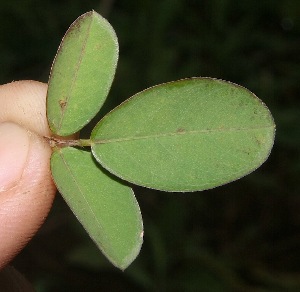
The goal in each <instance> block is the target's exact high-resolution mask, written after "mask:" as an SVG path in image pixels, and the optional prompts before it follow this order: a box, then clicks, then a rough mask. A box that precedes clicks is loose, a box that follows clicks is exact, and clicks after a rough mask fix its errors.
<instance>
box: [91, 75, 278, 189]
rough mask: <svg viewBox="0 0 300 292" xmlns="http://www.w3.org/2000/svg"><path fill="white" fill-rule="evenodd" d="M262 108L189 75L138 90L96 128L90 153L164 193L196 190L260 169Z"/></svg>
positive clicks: (266, 115)
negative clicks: (181, 78) (186, 77)
mask: <svg viewBox="0 0 300 292" xmlns="http://www.w3.org/2000/svg"><path fill="white" fill-rule="evenodd" d="M274 135H275V124H274V121H273V118H272V116H271V114H270V112H269V110H268V108H267V107H266V106H265V105H264V104H263V103H262V101H261V100H259V99H258V98H257V97H256V96H255V95H254V94H253V93H251V92H250V91H248V90H247V89H245V88H243V87H241V86H238V85H235V84H232V83H229V82H225V81H221V80H217V79H212V78H192V79H185V80H179V81H175V82H170V83H166V84H162V85H158V86H155V87H152V88H150V89H147V90H145V91H142V92H140V93H138V94H136V95H135V96H133V97H132V98H130V99H128V100H127V101H125V102H124V103H123V104H121V105H120V106H118V107H117V108H115V109H114V110H113V111H111V112H110V113H109V114H107V115H106V116H105V117H104V118H103V119H102V120H101V121H100V122H99V123H98V124H97V125H96V127H95V128H94V130H93V132H92V135H91V140H92V152H93V154H94V156H95V157H96V159H97V161H98V162H99V163H101V164H102V165H103V166H104V167H105V168H106V169H108V170H109V171H110V172H112V173H113V174H115V175H117V176H118V177H120V178H122V179H124V180H127V181H130V182H132V183H135V184H137V185H142V186H145V187H149V188H154V189H159V190H164V191H178V192H179V191H180V192H181V191H200V190H205V189H210V188H214V187H216V186H220V185H223V184H225V183H228V182H231V181H233V180H236V179H238V178H240V177H242V176H245V175H246V174H249V173H250V172H252V171H253V170H255V169H256V168H258V167H259V166H260V165H261V164H262V163H263V162H264V161H265V160H266V159H267V157H268V155H269V153H270V151H271V148H272V146H273V141H274Z"/></svg>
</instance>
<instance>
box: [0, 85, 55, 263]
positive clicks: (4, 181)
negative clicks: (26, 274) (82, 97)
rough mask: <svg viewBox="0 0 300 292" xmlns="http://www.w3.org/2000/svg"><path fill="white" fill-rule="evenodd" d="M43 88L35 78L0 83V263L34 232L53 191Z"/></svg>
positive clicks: (53, 194) (46, 208)
mask: <svg viewBox="0 0 300 292" xmlns="http://www.w3.org/2000/svg"><path fill="white" fill-rule="evenodd" d="M46 92H47V85H46V84H44V83H40V82H36V81H18V82H12V83H9V84H5V85H1V86H0V222H1V224H0V238H1V240H0V269H2V268H4V267H5V266H6V265H7V264H8V263H9V262H10V261H11V260H12V259H13V258H14V256H15V255H16V254H18V252H19V251H20V250H21V249H22V248H23V247H24V246H25V245H26V244H27V243H28V241H29V240H30V239H31V238H32V237H33V235H34V234H35V233H36V232H37V230H38V229H39V227H40V226H41V224H42V223H43V222H44V220H45V218H46V216H47V214H48V212H49V210H50V208H51V206H52V203H53V199H54V196H55V192H56V188H55V186H54V183H53V181H52V178H51V173H50V166H49V160H50V155H51V148H50V146H49V144H48V143H47V142H46V140H45V139H44V138H43V136H44V135H46V136H49V135H50V130H49V128H48V124H47V119H46Z"/></svg>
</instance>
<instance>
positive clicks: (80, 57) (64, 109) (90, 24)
mask: <svg viewBox="0 0 300 292" xmlns="http://www.w3.org/2000/svg"><path fill="white" fill-rule="evenodd" d="M92 22H93V18H91V21H90V23H89V26H88V28H87V34H86V37H85V39H84V42H83V44H82V48H81V51H80V55H79V59H78V62H77V64H76V68H75V70H74V75H73V79H72V83H71V86H70V89H69V94H67V97H66V106H65V107H64V108H63V109H62V113H61V118H60V121H59V125H58V130H60V129H61V127H62V123H63V120H64V116H65V112H66V110H67V108H68V106H69V100H70V98H71V95H72V92H73V89H74V85H75V82H76V80H77V77H78V72H79V69H80V65H81V63H82V60H83V56H84V52H85V48H86V45H87V41H88V38H89V36H90V31H91V26H92Z"/></svg>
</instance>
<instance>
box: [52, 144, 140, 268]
mask: <svg viewBox="0 0 300 292" xmlns="http://www.w3.org/2000/svg"><path fill="white" fill-rule="evenodd" d="M51 170H52V175H53V178H54V180H55V183H56V185H57V187H58V189H59V191H60V192H61V194H62V195H63V197H64V199H65V200H66V202H67V203H68V205H69V206H70V208H71V209H72V211H73V212H74V213H75V214H76V216H77V218H78V220H79V221H80V222H81V223H82V225H83V226H84V228H85V229H86V231H87V232H88V233H89V235H90V236H91V238H92V239H93V240H94V242H95V243H96V244H97V245H98V247H99V248H100V249H101V250H102V252H103V253H104V254H105V255H106V257H107V258H108V259H109V260H110V261H111V262H112V263H113V264H114V265H115V266H117V267H119V268H121V269H125V268H126V267H127V266H128V265H129V264H130V263H131V262H132V261H133V260H134V259H135V258H136V256H137V255H138V253H139V251H140V248H141V245H142V241H143V223H142V217H141V213H140V209H139V206H138V203H137V201H136V199H135V196H134V194H133V191H132V189H131V188H129V187H128V186H125V185H123V184H122V183H120V182H118V181H116V179H115V178H111V177H110V174H107V173H105V172H106V171H104V170H103V169H102V168H101V167H100V166H99V165H98V164H97V163H96V162H95V161H94V159H93V157H92V154H91V152H87V151H84V150H79V149H76V148H72V147H66V148H61V149H56V150H55V151H54V152H53V154H52V157H51Z"/></svg>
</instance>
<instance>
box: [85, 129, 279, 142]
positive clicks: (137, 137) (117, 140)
mask: <svg viewBox="0 0 300 292" xmlns="http://www.w3.org/2000/svg"><path fill="white" fill-rule="evenodd" d="M271 128H275V126H274V125H270V126H262V127H253V128H249V127H247V128H227V129H224V128H219V129H202V130H191V131H184V132H183V131H182V132H169V133H158V134H152V135H144V136H131V137H122V138H112V139H93V138H91V141H92V143H93V144H108V143H118V142H127V141H133V140H146V139H153V138H161V137H168V136H169V137H172V136H183V135H188V134H192V135H193V134H210V133H218V132H219V133H222V132H225V133H227V132H243V131H256V130H260V129H271Z"/></svg>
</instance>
